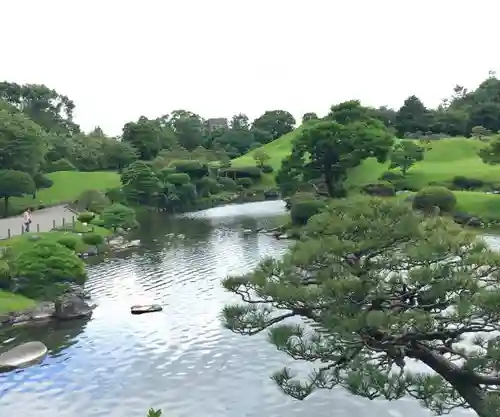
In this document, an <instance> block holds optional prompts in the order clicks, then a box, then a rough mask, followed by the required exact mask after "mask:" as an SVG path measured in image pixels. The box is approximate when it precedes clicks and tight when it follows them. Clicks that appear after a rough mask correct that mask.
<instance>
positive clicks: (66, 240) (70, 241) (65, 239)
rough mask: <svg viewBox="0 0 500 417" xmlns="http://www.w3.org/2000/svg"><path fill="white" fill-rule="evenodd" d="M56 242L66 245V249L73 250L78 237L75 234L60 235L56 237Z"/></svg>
mask: <svg viewBox="0 0 500 417" xmlns="http://www.w3.org/2000/svg"><path fill="white" fill-rule="evenodd" d="M57 243H59V244H60V245H63V246H65V247H67V248H68V249H71V250H75V249H76V245H78V238H77V237H75V236H62V237H61V238H60V239H58V241H57Z"/></svg>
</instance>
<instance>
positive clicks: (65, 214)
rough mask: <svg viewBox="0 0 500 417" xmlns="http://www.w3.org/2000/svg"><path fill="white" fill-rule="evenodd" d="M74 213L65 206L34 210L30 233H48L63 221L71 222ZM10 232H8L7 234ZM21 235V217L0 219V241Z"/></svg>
mask: <svg viewBox="0 0 500 417" xmlns="http://www.w3.org/2000/svg"><path fill="white" fill-rule="evenodd" d="M74 216H75V213H73V212H72V211H71V210H69V209H68V208H66V206H55V207H50V208H46V209H42V210H36V211H34V212H33V214H32V216H31V217H32V219H33V222H32V223H31V230H30V231H31V232H49V231H50V230H52V228H53V227H54V224H55V226H61V225H62V223H63V219H64V221H65V222H68V223H69V222H71V221H72V220H73V217H74ZM9 231H10V232H9ZM9 233H10V236H17V235H21V234H22V233H23V215H19V216H15V217H7V218H5V219H0V239H7V238H8V237H9Z"/></svg>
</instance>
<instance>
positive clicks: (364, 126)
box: [278, 119, 393, 197]
mask: <svg viewBox="0 0 500 417" xmlns="http://www.w3.org/2000/svg"><path fill="white" fill-rule="evenodd" d="M346 120H347V119H346ZM392 144H393V136H392V135H391V134H390V133H389V132H388V130H387V129H386V128H385V126H384V125H383V123H382V122H380V121H378V120H373V119H372V120H367V121H356V122H353V123H348V124H345V125H344V124H340V123H337V122H335V121H323V122H319V123H316V124H314V125H312V126H310V127H307V128H305V129H304V130H303V131H302V132H301V133H300V134H299V135H298V136H297V138H296V139H295V141H294V144H293V148H292V153H291V155H290V156H289V157H288V158H285V160H284V162H283V165H282V168H281V170H280V173H279V175H278V177H279V179H280V181H282V182H284V183H287V184H288V183H289V182H290V181H289V180H290V177H291V176H292V173H291V172H290V175H287V170H291V171H293V176H295V177H296V178H297V176H298V178H300V181H303V182H308V181H311V180H317V179H323V180H324V183H325V185H326V188H327V190H328V194H329V195H330V197H342V196H344V194H345V190H344V187H343V183H344V180H345V179H346V177H347V173H348V170H349V169H351V168H354V167H356V166H358V165H359V164H361V162H362V161H363V160H365V159H366V158H370V157H375V158H377V159H378V160H379V161H380V162H383V161H385V159H386V158H387V155H388V153H389V151H390V149H391V148H392ZM287 160H290V161H292V162H287ZM292 168H293V169H292Z"/></svg>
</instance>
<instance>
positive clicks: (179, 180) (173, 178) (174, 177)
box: [167, 172, 191, 185]
mask: <svg viewBox="0 0 500 417" xmlns="http://www.w3.org/2000/svg"><path fill="white" fill-rule="evenodd" d="M190 181H191V178H190V177H189V175H188V174H185V173H183V172H178V173H176V174H170V175H169V176H167V182H169V183H170V184H174V185H184V184H189V182H190Z"/></svg>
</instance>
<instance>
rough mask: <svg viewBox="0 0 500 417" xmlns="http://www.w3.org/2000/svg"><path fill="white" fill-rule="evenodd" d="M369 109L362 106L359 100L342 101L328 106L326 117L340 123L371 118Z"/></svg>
mask: <svg viewBox="0 0 500 417" xmlns="http://www.w3.org/2000/svg"><path fill="white" fill-rule="evenodd" d="M371 116H372V114H371V109H370V108H369V107H365V106H362V105H361V103H360V101H359V100H350V101H344V102H342V103H339V104H336V105H334V106H332V107H331V108H330V112H329V113H328V115H327V119H329V120H334V121H336V122H337V123H340V124H347V123H351V122H358V121H364V120H368V119H371V118H372V117H371Z"/></svg>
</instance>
